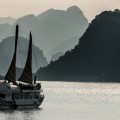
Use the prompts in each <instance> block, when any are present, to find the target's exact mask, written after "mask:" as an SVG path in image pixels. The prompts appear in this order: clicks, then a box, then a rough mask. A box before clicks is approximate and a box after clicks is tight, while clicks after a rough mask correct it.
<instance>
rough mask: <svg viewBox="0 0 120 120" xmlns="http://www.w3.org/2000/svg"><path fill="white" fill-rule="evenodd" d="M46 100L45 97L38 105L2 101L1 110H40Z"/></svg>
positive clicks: (40, 99)
mask: <svg viewBox="0 0 120 120" xmlns="http://www.w3.org/2000/svg"><path fill="white" fill-rule="evenodd" d="M43 100H44V96H43V97H41V98H39V100H38V102H37V103H33V104H25V103H19V102H17V103H16V102H15V101H14V102H10V101H4V100H3V99H2V101H0V110H14V109H36V108H38V107H39V106H40V105H41V104H42V102H43Z"/></svg>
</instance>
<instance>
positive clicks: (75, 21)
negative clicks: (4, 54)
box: [0, 6, 88, 61]
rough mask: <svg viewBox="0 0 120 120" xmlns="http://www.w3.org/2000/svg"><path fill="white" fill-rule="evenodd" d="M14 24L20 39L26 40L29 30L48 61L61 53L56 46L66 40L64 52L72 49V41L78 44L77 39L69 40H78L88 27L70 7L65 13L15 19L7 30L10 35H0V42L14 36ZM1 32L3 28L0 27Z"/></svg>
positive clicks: (77, 12)
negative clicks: (18, 30)
mask: <svg viewBox="0 0 120 120" xmlns="http://www.w3.org/2000/svg"><path fill="white" fill-rule="evenodd" d="M16 24H18V25H19V26H20V32H19V36H21V37H24V38H28V35H29V32H30V30H31V31H32V34H33V39H34V40H33V43H34V44H35V45H36V46H37V47H39V48H40V49H42V50H43V53H44V55H45V56H46V57H47V59H48V61H50V58H51V56H52V55H53V54H55V53H58V52H62V51H61V49H60V50H59V49H58V48H57V46H60V45H62V43H63V42H65V41H68V40H70V41H69V42H71V44H70V43H69V46H68V47H66V49H64V51H65V52H66V51H67V50H70V49H71V46H72V48H73V42H74V41H75V45H76V44H77V43H78V41H79V39H75V40H73V41H71V39H72V38H73V37H76V36H77V37H79V38H80V37H81V36H82V35H83V33H84V32H85V30H86V28H87V27H88V20H87V19H86V18H85V16H84V15H83V12H82V11H81V10H80V9H79V8H78V7H77V6H72V7H70V8H68V9H67V10H66V11H65V10H54V9H49V10H47V11H45V12H43V13H42V14H40V15H38V16H35V15H32V14H30V15H26V16H24V17H21V18H19V19H17V20H16V21H15V23H14V24H13V26H11V29H10V30H9V33H10V35H9V34H8V35H7V34H6V32H4V33H0V40H2V39H3V38H6V37H8V36H14V28H15V26H16ZM1 30H3V28H1V27H0V31H1ZM1 36H2V37H1ZM53 48H54V50H53ZM56 48H57V49H56ZM59 48H60V47H59Z"/></svg>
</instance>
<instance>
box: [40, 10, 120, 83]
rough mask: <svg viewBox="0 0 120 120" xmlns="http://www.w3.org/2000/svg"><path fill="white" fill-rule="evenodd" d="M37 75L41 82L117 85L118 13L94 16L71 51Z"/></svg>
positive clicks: (119, 73) (119, 54) (119, 63)
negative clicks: (75, 81) (55, 81)
mask: <svg viewBox="0 0 120 120" xmlns="http://www.w3.org/2000/svg"><path fill="white" fill-rule="evenodd" d="M39 73H40V75H41V79H42V80H68V81H70V80H71V79H72V80H73V81H74V80H78V81H87V82H90V81H92V82H93V81H94V82H97V81H98V82H120V11H119V10H115V11H105V12H102V13H101V14H99V15H97V16H96V18H95V19H94V20H93V21H92V22H91V23H90V25H89V27H88V29H87V30H86V32H85V33H84V35H83V36H82V38H80V41H79V44H78V45H77V46H76V47H75V49H73V50H72V51H69V52H67V53H66V54H65V55H64V56H63V57H60V59H59V60H57V61H55V62H51V64H49V65H48V66H47V67H44V68H42V69H40V71H39ZM90 76H91V77H90Z"/></svg>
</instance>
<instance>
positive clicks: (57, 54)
mask: <svg viewBox="0 0 120 120" xmlns="http://www.w3.org/2000/svg"><path fill="white" fill-rule="evenodd" d="M63 55H64V53H62V52H58V53H56V54H54V55H52V58H51V61H56V60H58V59H59V58H60V57H61V56H63Z"/></svg>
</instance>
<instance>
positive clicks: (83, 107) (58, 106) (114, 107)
mask: <svg viewBox="0 0 120 120" xmlns="http://www.w3.org/2000/svg"><path fill="white" fill-rule="evenodd" d="M41 84H42V86H43V90H44V95H45V99H44V101H43V103H42V105H41V106H40V107H39V108H38V109H31V110H29V109H24V110H6V111H0V120H120V84H119V83H87V82H86V83H81V82H53V81H50V82H47V81H45V82H41Z"/></svg>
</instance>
